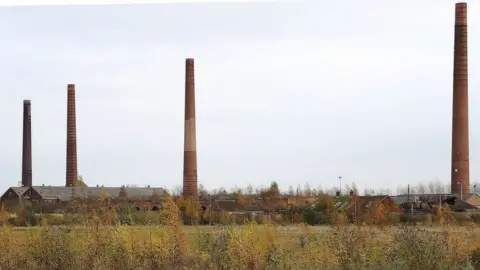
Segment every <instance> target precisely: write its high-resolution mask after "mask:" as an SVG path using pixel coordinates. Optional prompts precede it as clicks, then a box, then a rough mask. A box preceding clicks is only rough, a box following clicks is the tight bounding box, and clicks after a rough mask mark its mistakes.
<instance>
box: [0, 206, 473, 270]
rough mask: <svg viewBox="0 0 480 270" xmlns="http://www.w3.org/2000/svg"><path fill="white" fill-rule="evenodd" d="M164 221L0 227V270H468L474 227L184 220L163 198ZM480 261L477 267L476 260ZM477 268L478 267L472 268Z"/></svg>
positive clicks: (106, 217)
mask: <svg viewBox="0 0 480 270" xmlns="http://www.w3.org/2000/svg"><path fill="white" fill-rule="evenodd" d="M165 205H166V207H165V211H164V213H163V215H162V218H163V219H164V222H163V223H164V224H166V225H163V226H148V225H146V226H128V225H112V224H115V223H112V222H111V221H112V218H114V216H115V214H114V213H106V212H104V213H101V214H96V215H92V216H91V217H90V218H89V219H85V220H84V221H82V222H81V223H80V224H79V225H78V226H70V227H68V226H67V227H55V226H49V225H48V224H42V225H40V226H38V227H30V228H23V229H17V228H12V227H9V226H6V225H5V226H3V227H2V228H0V269H115V270H116V269H232V270H233V269H235V270H236V269H272V270H273V269H275V270H276V269H300V270H302V269H422V270H424V269H427V270H428V269H432V270H433V269H474V268H473V267H474V264H479V261H480V259H479V258H480V256H479V254H480V252H479V250H480V229H479V228H478V226H477V225H472V226H463V227H459V226H455V225H454V224H447V225H444V226H442V227H434V228H433V227H432V228H426V227H416V226H399V227H393V226H392V227H373V226H356V225H336V226H330V227H326V226H323V227H311V226H304V225H298V226H276V225H273V224H268V223H267V224H262V225H258V224H250V225H243V226H218V227H217V226H215V227H207V226H198V227H196V226H187V227H185V226H182V219H181V216H180V213H179V211H178V208H177V207H176V205H175V204H174V203H173V202H172V201H167V202H166V204H165ZM476 266H477V267H478V265H476ZM477 269H478V268H477Z"/></svg>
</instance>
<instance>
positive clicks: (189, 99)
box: [1, 58, 198, 209]
mask: <svg viewBox="0 0 480 270" xmlns="http://www.w3.org/2000/svg"><path fill="white" fill-rule="evenodd" d="M75 94H76V93H75V85H74V84H68V85H67V140H66V170H65V172H66V175H65V186H61V187H51V186H44V185H42V186H33V183H32V128H31V107H30V106H31V102H30V100H24V106H23V149H22V151H23V153H22V187H11V188H9V189H8V190H7V191H6V192H5V194H4V195H3V196H2V197H1V200H2V201H4V200H5V199H18V198H25V199H31V200H34V201H38V200H40V201H48V202H52V201H56V202H67V201H70V200H72V199H73V197H74V196H80V197H83V198H87V199H93V198H97V197H99V196H100V193H102V192H107V193H108V196H110V197H112V198H114V197H115V196H118V195H119V194H121V193H122V192H124V193H126V194H127V196H128V198H129V199H131V200H136V201H148V200H150V199H151V198H152V197H157V196H162V195H163V192H164V190H163V189H162V188H153V187H146V188H137V187H123V188H120V187H98V186H97V187H87V186H85V185H84V183H80V182H79V181H78V170H77V121H76V100H75ZM184 121H185V130H184V132H185V137H184V159H183V190H184V195H185V196H186V197H195V196H197V195H198V186H197V148H196V125H195V78H194V60H193V58H187V59H186V61H185V120H184ZM140 207H141V206H140ZM137 208H139V207H137ZM143 208H145V207H143ZM151 208H152V207H151ZM153 208H156V206H153ZM157 209H158V208H157Z"/></svg>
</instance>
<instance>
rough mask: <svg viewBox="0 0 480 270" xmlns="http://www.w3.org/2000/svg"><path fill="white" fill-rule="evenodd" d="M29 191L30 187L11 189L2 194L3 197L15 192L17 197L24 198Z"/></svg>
mask: <svg viewBox="0 0 480 270" xmlns="http://www.w3.org/2000/svg"><path fill="white" fill-rule="evenodd" d="M28 189H29V188H28V187H9V188H8V189H7V190H6V191H5V193H3V194H2V197H4V196H5V195H7V194H8V193H9V192H15V194H17V196H23V195H24V194H25V192H26V191H27V190H28Z"/></svg>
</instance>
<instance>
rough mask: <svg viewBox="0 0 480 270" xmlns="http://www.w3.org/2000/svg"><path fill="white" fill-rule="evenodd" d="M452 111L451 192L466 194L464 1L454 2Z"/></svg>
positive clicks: (466, 110) (465, 41) (468, 174)
mask: <svg viewBox="0 0 480 270" xmlns="http://www.w3.org/2000/svg"><path fill="white" fill-rule="evenodd" d="M454 43H455V45H454V59H453V113H452V171H451V191H452V194H461V193H463V194H468V193H469V188H470V166H469V143H468V49H467V3H457V4H455V41H454Z"/></svg>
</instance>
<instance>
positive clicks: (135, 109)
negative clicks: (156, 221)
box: [0, 0, 480, 190]
mask: <svg viewBox="0 0 480 270" xmlns="http://www.w3.org/2000/svg"><path fill="white" fill-rule="evenodd" d="M353 2H354V1H296V2H277V3H256V4H253V3H250V4H162V5H131V6H59V7H13V8H12V7H10V8H0V38H1V40H2V41H1V42H0V74H1V76H0V122H1V131H2V133H1V136H2V140H0V149H1V151H0V172H1V181H0V189H2V190H4V189H5V188H6V187H7V186H12V185H17V183H18V182H19V181H20V179H21V147H22V143H21V136H22V100H23V99H31V100H32V121H33V122H32V129H33V131H32V132H33V159H34V160H33V161H34V165H33V181H34V184H36V185H41V184H46V185H64V182H65V180H64V179H65V145H66V85H67V83H75V84H76V85H77V133H78V158H79V160H78V167H79V173H80V174H81V175H83V177H84V179H85V181H86V182H87V183H88V184H89V185H96V184H104V185H108V186H116V185H121V184H137V185H146V184H151V185H152V186H165V187H167V188H172V187H173V186H177V185H180V184H181V182H182V162H183V158H182V156H183V112H184V72H185V68H184V65H185V58H187V57H194V58H195V68H196V70H195V72H196V95H197V96H196V98H197V104H196V105H197V148H198V166H199V183H201V184H203V185H204V186H206V187H207V188H215V187H220V186H223V187H226V188H230V187H233V186H235V185H237V186H246V185H248V184H252V185H254V186H260V185H265V186H266V185H268V184H269V183H270V182H271V181H274V180H275V181H277V182H278V183H279V185H280V187H281V188H285V189H286V188H287V187H288V186H289V185H293V186H294V187H295V186H297V185H298V184H301V185H303V184H305V183H307V182H308V183H309V184H310V185H311V186H313V187H318V186H322V187H324V188H330V187H332V186H334V185H338V180H337V176H339V175H341V176H343V177H344V182H348V183H351V182H355V183H356V184H357V186H359V188H361V189H363V188H365V187H371V188H381V187H383V188H391V189H395V188H396V187H397V186H399V185H406V184H408V183H410V184H416V183H418V182H419V181H425V182H428V181H432V180H435V179H440V180H441V181H443V182H448V181H449V174H450V166H449V161H450V135H451V99H452V70H453V23H454V4H453V3H452V1H448V0H441V1H438V0H424V1H415V3H413V2H410V1H407V2H392V1H380V0H375V1H373V0H372V1H361V4H360V2H359V4H352V3H353ZM479 13H480V5H479V3H478V1H476V2H471V3H470V5H469V47H470V51H469V53H470V56H469V57H470V58H469V59H470V63H469V64H470V74H471V76H470V138H471V144H470V146H471V150H470V151H471V177H472V178H471V181H472V182H474V181H475V180H477V179H478V177H480V176H478V175H479V172H480V171H479V167H478V164H479V162H480V159H478V158H477V157H476V155H477V153H479V151H480V141H478V140H476V139H475V138H476V137H478V136H479V135H480V130H479V128H478V127H479V126H478V125H475V123H476V121H480V109H479V108H478V107H475V106H474V105H475V104H476V100H478V99H479V98H480V96H479V94H480V92H479V91H476V89H478V88H479V87H480V80H479V77H478V76H474V74H476V73H478V72H479V69H480V58H479V56H480V54H479V52H480V50H475V49H474V48H478V47H480V16H479V15H480V14H479Z"/></svg>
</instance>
